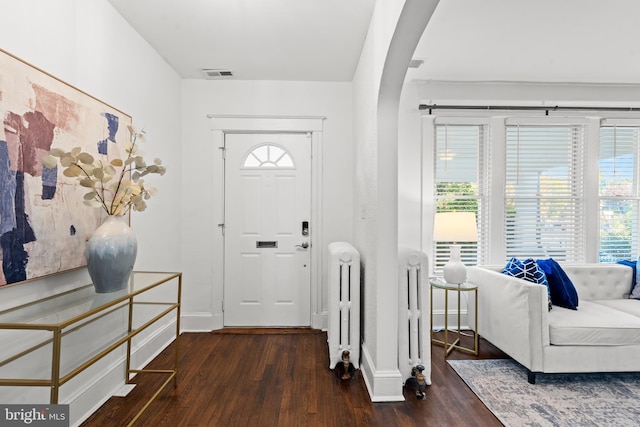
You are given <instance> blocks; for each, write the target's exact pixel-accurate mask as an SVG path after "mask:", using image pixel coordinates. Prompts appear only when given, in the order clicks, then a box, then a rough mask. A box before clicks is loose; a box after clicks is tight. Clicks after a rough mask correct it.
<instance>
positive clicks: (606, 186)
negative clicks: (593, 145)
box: [598, 125, 640, 262]
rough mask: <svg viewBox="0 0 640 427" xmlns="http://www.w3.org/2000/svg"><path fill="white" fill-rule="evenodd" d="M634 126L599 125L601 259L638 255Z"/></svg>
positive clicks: (639, 198) (610, 260)
mask: <svg viewBox="0 0 640 427" xmlns="http://www.w3.org/2000/svg"><path fill="white" fill-rule="evenodd" d="M639 134H640V132H639V128H638V127H635V126H615V125H614V126H603V127H601V128H600V157H599V163H598V166H599V174H598V178H599V179H598V184H599V185H598V188H599V196H600V246H599V253H598V258H599V260H600V262H615V261H618V260H621V259H635V258H637V257H638V251H637V247H638V202H639V200H640V197H639V194H638V145H639V144H638V139H639Z"/></svg>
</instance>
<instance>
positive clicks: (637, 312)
mask: <svg viewBox="0 0 640 427" xmlns="http://www.w3.org/2000/svg"><path fill="white" fill-rule="evenodd" d="M593 302H595V303H598V304H602V305H606V306H607V307H611V308H613V309H615V310H619V311H623V312H625V313H629V314H632V315H634V316H637V317H638V318H640V301H638V300H635V299H604V300H597V301H593Z"/></svg>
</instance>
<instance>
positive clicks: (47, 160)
mask: <svg viewBox="0 0 640 427" xmlns="http://www.w3.org/2000/svg"><path fill="white" fill-rule="evenodd" d="M42 164H43V165H44V167H45V168H47V169H53V168H55V167H56V166H58V159H56V158H55V157H53V156H52V155H51V154H49V155H47V156H44V157H43V158H42Z"/></svg>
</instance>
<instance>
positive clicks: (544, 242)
mask: <svg viewBox="0 0 640 427" xmlns="http://www.w3.org/2000/svg"><path fill="white" fill-rule="evenodd" d="M505 131H506V146H505V149H506V165H505V166H506V177H505V201H504V202H505V203H504V209H505V212H504V218H505V224H504V229H505V242H504V243H505V248H506V257H507V259H508V258H510V257H514V256H515V257H518V258H528V257H532V258H534V259H537V258H548V257H553V258H554V259H556V260H558V261H573V262H584V259H585V249H584V246H585V239H584V236H585V234H584V222H585V220H584V199H583V185H582V182H583V176H582V175H583V163H584V160H583V146H584V129H583V126H582V125H551V126H548V125H507V126H506V129H505Z"/></svg>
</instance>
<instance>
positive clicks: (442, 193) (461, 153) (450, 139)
mask: <svg viewBox="0 0 640 427" xmlns="http://www.w3.org/2000/svg"><path fill="white" fill-rule="evenodd" d="M485 129H486V126H485V125H452V124H437V125H435V144H434V151H435V152H434V167H433V170H434V183H435V189H434V194H435V203H436V211H437V212H451V211H458V212H460V211H472V212H474V213H476V219H477V223H478V242H459V243H462V252H461V259H462V262H463V263H464V264H465V265H476V264H478V263H482V262H483V261H484V256H485V255H484V253H485V252H486V251H485V250H484V246H485V245H484V244H483V242H486V239H487V227H488V215H487V208H486V188H487V185H488V184H487V176H486V175H487V167H486V165H487V157H488V156H487V155H486V143H485V141H486V135H485V133H486V130H485ZM451 243H452V242H434V251H433V253H434V271H436V272H438V271H441V269H442V266H443V265H444V264H445V263H446V262H447V261H448V260H449V246H450V245H451Z"/></svg>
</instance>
